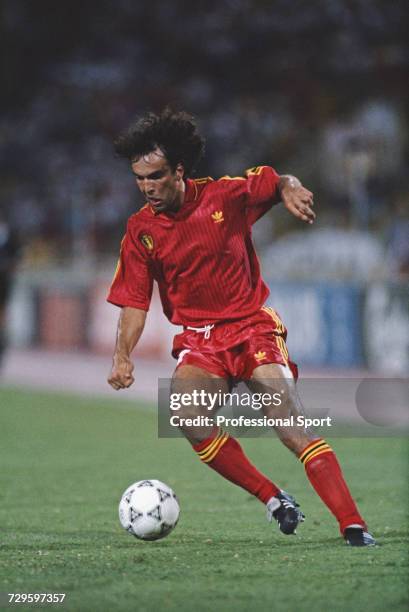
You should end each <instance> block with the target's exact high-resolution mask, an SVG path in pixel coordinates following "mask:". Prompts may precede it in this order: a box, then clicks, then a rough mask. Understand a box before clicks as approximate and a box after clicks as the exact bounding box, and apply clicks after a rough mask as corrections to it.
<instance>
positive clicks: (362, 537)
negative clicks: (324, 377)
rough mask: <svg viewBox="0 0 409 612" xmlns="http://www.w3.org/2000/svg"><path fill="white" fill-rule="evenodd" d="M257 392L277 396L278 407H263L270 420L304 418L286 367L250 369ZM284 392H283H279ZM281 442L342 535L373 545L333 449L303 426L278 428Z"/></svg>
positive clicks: (265, 366)
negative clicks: (304, 472) (300, 468)
mask: <svg viewBox="0 0 409 612" xmlns="http://www.w3.org/2000/svg"><path fill="white" fill-rule="evenodd" d="M248 385H249V387H250V388H251V390H252V391H255V392H258V393H260V392H261V393H269V394H270V395H272V394H274V393H280V394H281V398H282V402H281V405H279V406H275V405H273V404H271V405H270V406H266V407H265V409H264V413H265V414H266V416H268V417H270V418H274V419H276V418H288V417H291V416H292V417H294V423H296V422H297V417H298V416H300V415H304V410H303V406H302V404H301V401H300V398H299V396H298V392H297V389H296V385H295V381H294V378H293V377H292V374H291V371H290V369H289V368H288V367H283V366H282V365H278V364H273V363H270V364H265V365H260V366H258V367H256V368H255V369H254V370H253V373H252V376H251V380H250V381H249V383H248ZM282 391H284V393H282ZM275 430H276V432H277V434H278V436H279V438H280V440H281V441H282V442H283V444H285V445H286V446H287V448H289V449H290V450H291V451H292V452H293V453H294V454H295V455H296V456H297V457H298V458H299V459H300V461H301V462H302V463H303V464H304V467H305V471H306V474H307V477H308V479H309V481H310V483H311V484H312V486H313V487H314V489H315V491H316V492H317V493H318V495H319V496H320V497H321V499H322V501H323V502H324V503H325V504H326V506H327V507H328V509H329V510H330V511H331V512H332V514H334V516H335V517H336V519H337V521H338V523H339V527H340V531H341V534H343V535H344V537H346V539H347V541H348V542H349V543H350V544H353V545H366V544H373V543H374V540H373V538H372V536H370V535H369V534H367V533H366V529H367V527H366V524H365V521H364V520H363V518H362V517H361V515H360V514H359V511H358V509H357V507H356V504H355V502H354V500H353V498H352V496H351V493H350V491H349V489H348V486H347V484H346V482H345V479H344V476H343V474H342V470H341V467H340V465H339V463H338V461H337V458H336V455H335V453H334V451H333V450H332V448H331V447H330V446H329V444H327V443H326V442H325V440H323V439H322V438H320V437H318V436H317V435H316V434H315V433H314V432H313V431H311V430H308V429H306V428H304V427H302V426H297V425H296V424H295V425H293V426H279V425H278V426H277V427H275Z"/></svg>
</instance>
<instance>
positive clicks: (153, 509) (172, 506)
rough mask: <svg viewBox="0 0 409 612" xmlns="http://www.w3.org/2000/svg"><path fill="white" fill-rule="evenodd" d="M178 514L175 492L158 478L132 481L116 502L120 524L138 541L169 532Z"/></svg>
mask: <svg viewBox="0 0 409 612" xmlns="http://www.w3.org/2000/svg"><path fill="white" fill-rule="evenodd" d="M179 513H180V508H179V503H178V500H177V497H176V495H175V494H174V492H173V491H172V489H171V488H170V487H168V485H166V484H165V483H163V482H161V481H160V480H139V481H138V482H134V483H133V484H131V486H129V487H128V488H127V489H126V491H125V492H124V494H123V495H122V498H121V501H120V502H119V520H120V522H121V525H122V527H123V528H124V529H126V531H127V532H128V533H130V534H131V535H133V536H135V537H136V538H139V539H140V540H159V539H160V538H164V537H165V536H167V535H169V533H170V532H171V531H172V530H173V529H174V527H176V524H177V522H178V520H179Z"/></svg>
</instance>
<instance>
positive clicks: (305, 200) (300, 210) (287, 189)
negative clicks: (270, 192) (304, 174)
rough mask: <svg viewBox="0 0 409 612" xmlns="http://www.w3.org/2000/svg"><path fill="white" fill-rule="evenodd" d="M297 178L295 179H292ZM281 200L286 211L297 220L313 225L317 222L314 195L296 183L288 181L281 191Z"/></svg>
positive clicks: (296, 181)
mask: <svg viewBox="0 0 409 612" xmlns="http://www.w3.org/2000/svg"><path fill="white" fill-rule="evenodd" d="M291 178H295V177H291ZM281 199H282V201H283V204H284V206H285V207H286V209H287V210H288V211H289V212H290V213H291V214H293V215H294V216H295V217H297V219H301V221H304V222H305V223H309V224H312V223H314V221H315V217H316V215H315V212H314V211H313V209H312V207H313V206H314V194H313V193H312V192H311V191H309V189H306V188H305V187H303V186H302V185H301V183H300V182H299V181H298V180H297V179H295V181H291V180H288V181H286V182H285V184H284V185H283V187H282V189H281Z"/></svg>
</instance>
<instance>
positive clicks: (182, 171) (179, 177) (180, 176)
mask: <svg viewBox="0 0 409 612" xmlns="http://www.w3.org/2000/svg"><path fill="white" fill-rule="evenodd" d="M175 174H176V180H177V181H181V180H182V179H183V177H184V175H185V169H184V167H183V164H181V163H179V164H178V165H177V166H176V171H175Z"/></svg>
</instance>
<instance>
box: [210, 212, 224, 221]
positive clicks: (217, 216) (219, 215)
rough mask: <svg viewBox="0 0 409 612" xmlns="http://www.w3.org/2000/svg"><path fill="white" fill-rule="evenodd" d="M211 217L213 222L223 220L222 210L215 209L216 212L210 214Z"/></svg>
mask: <svg viewBox="0 0 409 612" xmlns="http://www.w3.org/2000/svg"><path fill="white" fill-rule="evenodd" d="M212 219H213V221H214V222H215V223H221V222H222V221H224V218H223V212H222V211H221V210H216V212H214V213H213V214H212Z"/></svg>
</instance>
